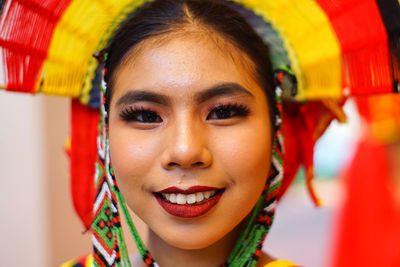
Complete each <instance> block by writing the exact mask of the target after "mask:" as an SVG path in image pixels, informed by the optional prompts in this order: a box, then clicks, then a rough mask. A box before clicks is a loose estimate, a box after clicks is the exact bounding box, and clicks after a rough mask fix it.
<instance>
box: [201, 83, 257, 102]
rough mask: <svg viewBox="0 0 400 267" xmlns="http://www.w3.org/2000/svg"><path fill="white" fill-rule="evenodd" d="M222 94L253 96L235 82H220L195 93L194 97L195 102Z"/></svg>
mask: <svg viewBox="0 0 400 267" xmlns="http://www.w3.org/2000/svg"><path fill="white" fill-rule="evenodd" d="M223 95H245V96H250V97H254V95H253V94H252V93H250V91H248V90H247V89H245V88H244V87H243V86H241V85H240V84H237V83H221V84H218V85H216V86H213V87H211V88H209V89H206V90H204V91H201V92H198V93H196V95H195V97H194V99H195V100H196V102H197V103H199V104H200V103H203V102H205V101H207V100H209V99H211V98H214V97H217V96H223Z"/></svg>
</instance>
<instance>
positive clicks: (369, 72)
mask: <svg viewBox="0 0 400 267" xmlns="http://www.w3.org/2000/svg"><path fill="white" fill-rule="evenodd" d="M147 2H149V1H145V0H122V1H104V0H103V1H93V0H92V1H90V0H74V1H72V0H61V1H60V0H57V1H56V0H45V1H39V0H14V1H6V2H5V3H4V5H3V6H1V18H0V49H1V50H0V51H1V54H0V55H1V58H2V60H3V64H4V75H3V77H0V84H4V88H5V89H6V90H10V91H19V92H27V93H38V92H42V93H45V94H52V95H64V96H69V97H73V98H75V99H78V100H74V101H73V104H72V105H73V112H72V122H73V123H72V140H71V181H72V191H73V197H74V204H75V207H76V209H77V212H78V214H79V215H80V217H81V219H82V220H83V222H84V224H85V225H86V226H89V225H90V224H92V226H93V228H96V227H97V230H96V229H95V234H94V238H93V240H94V241H93V242H94V246H95V247H96V244H98V246H97V251H98V253H96V254H95V255H97V258H96V256H95V262H97V263H103V264H104V265H106V266H108V265H110V266H111V265H112V266H113V265H115V264H117V265H118V264H120V263H121V255H122V260H127V255H125V254H126V252H124V248H123V241H122V239H123V237H122V232H121V231H120V227H119V226H120V222H119V215H118V209H117V203H118V199H119V198H120V197H119V196H120V195H119V191H118V188H117V187H116V186H114V185H116V184H115V178H114V176H113V171H112V168H109V167H110V164H109V161H108V160H109V158H107V155H108V152H107V147H108V146H107V137H106V136H107V135H106V133H105V132H103V131H100V135H99V137H98V138H97V141H96V138H95V137H96V136H97V122H98V121H99V118H100V117H99V112H98V111H96V110H95V109H100V111H101V112H100V113H101V114H102V115H104V113H102V112H104V109H103V108H102V106H101V105H100V103H101V101H100V98H99V95H100V94H99V91H100V84H101V83H100V81H101V77H102V69H103V66H102V65H101V60H100V61H98V60H97V59H96V58H94V57H93V56H92V55H93V54H94V53H96V52H99V51H101V50H102V49H104V48H105V47H106V46H107V44H108V41H109V39H110V38H111V36H112V35H113V33H114V31H115V30H116V29H117V28H118V25H119V23H120V22H121V21H123V20H124V19H125V18H126V17H127V15H128V14H130V13H132V12H134V11H135V10H136V9H137V8H138V7H140V6H142V5H143V4H144V3H147ZM232 2H234V3H235V4H234V5H233V4H232V5H233V6H234V8H235V9H236V10H238V11H239V12H240V13H242V15H243V16H244V17H246V18H247V20H248V22H249V23H250V24H251V25H252V26H253V27H254V28H255V30H256V31H257V32H258V33H259V34H260V36H262V37H263V39H264V41H265V42H266V44H267V45H268V46H269V48H270V51H271V55H272V58H271V61H272V63H273V65H274V67H275V68H276V69H277V70H278V71H277V72H276V80H277V85H279V86H278V91H279V89H280V88H281V87H282V89H283V92H282V95H283V98H284V100H286V101H284V102H283V114H282V117H283V121H284V122H285V123H284V124H283V128H282V132H283V136H284V139H285V146H284V150H285V153H286V154H285V157H284V159H285V161H284V163H283V169H284V170H285V172H283V170H282V168H279V166H281V165H282V161H279V160H278V161H279V162H278V163H279V164H276V166H275V167H276V169H275V171H276V173H275V175H272V176H271V177H274V178H276V177H277V176H280V175H282V173H284V177H283V180H282V183H281V182H278V183H277V182H276V181H273V182H274V183H276V188H274V187H273V186H272V187H271V186H270V184H269V187H268V188H266V189H265V192H268V191H271V190H273V189H277V187H279V185H280V184H282V185H281V190H280V192H279V196H281V195H282V194H283V192H284V191H285V190H286V188H287V187H288V186H289V184H290V183H291V181H292V180H293V177H294V175H295V174H296V172H297V169H298V168H299V166H300V165H302V164H304V165H306V173H307V182H308V188H309V189H310V192H311V195H312V197H313V199H314V201H315V202H316V203H319V200H318V199H317V197H316V196H315V194H314V193H313V190H312V186H311V178H312V177H313V171H312V162H313V153H312V152H313V147H314V144H315V142H316V140H317V139H318V138H319V136H320V135H322V133H323V131H324V130H325V129H326V128H327V126H328V125H329V123H330V121H331V120H332V119H333V118H337V119H339V120H344V119H345V116H344V114H343V112H342V111H341V108H340V106H341V104H342V103H343V99H344V98H345V97H348V96H352V95H367V94H371V93H389V92H398V91H399V87H400V85H399V80H400V48H399V47H400V4H399V2H398V0H385V1H384V0H377V1H374V0H351V1H350V0H342V1H339V0H337V1H330V0H275V1H257V0H247V1H245V0H235V1H232ZM89 107H90V108H89ZM93 109H94V110H93ZM103 117H104V116H103ZM100 126H101V127H99V128H100V129H105V127H103V126H102V125H100ZM294 129H295V131H294ZM279 133H280V132H279V131H278V134H279ZM294 133H296V134H294ZM88 140H90V142H88ZM276 140H278V141H279V140H280V139H279V138H276ZM96 144H97V146H98V147H99V160H98V161H97V164H96V169H94V168H93V162H94V161H95V160H96V158H97V155H96ZM275 145H276V146H275V152H276V153H278V154H280V151H281V150H282V149H281V146H280V145H279V143H278V142H277V141H276V143H275ZM279 158H280V155H277V157H275V159H279ZM275 163H276V162H275ZM273 170H274V168H273ZM95 172H96V175H95V177H96V179H95V180H94V179H93V175H94V173H95ZM274 178H271V179H274ZM269 182H271V183H272V180H269ZM94 188H96V190H94ZM277 192H278V190H276V191H274V192H273V194H267V195H265V197H266V199H267V200H266V199H264V200H263V201H264V203H261V204H260V203H258V204H257V206H256V207H255V210H257V209H260V210H262V209H261V208H260V207H262V206H263V204H265V203H267V202H268V201H271V199H268V198H269V197H272V198H273V202H271V203H269V204H272V205H267V207H268V208H267V209H266V210H264V211H265V212H266V214H265V216H264V217H257V218H255V217H254V218H253V219H254V221H257V223H258V222H263V221H264V222H267V223H266V224H265V227H264V228H265V229H262V231H261V232H259V233H255V234H254V235H258V236H257V240H258V241H260V242H259V243H257V242H256V243H254V242H253V244H256V247H254V248H252V249H251V250H248V251H251V253H250V255H246V257H249V256H250V257H256V256H257V253H258V252H259V249H261V245H262V241H263V238H264V237H265V233H266V231H267V230H268V228H269V225H270V223H271V220H272V218H273V211H274V205H275V200H276V198H277V197H279V196H277V195H275V194H277ZM270 193H271V192H270ZM104 196H105V197H104ZM94 199H95V204H94V212H93V201H94ZM119 203H120V204H121V206H122V208H123V207H124V204H123V199H122V198H120V199H119ZM99 207H101V208H100V209H99ZM268 212H270V213H269V214H268ZM93 213H94V214H93ZM254 214H257V215H259V214H260V213H258V212H257V213H254ZM261 214H262V212H261ZM255 216H256V215H255ZM259 219H260V220H261V221H259ZM253 225H254V224H253ZM260 225H261V224H260ZM254 229H256V228H254ZM247 230H248V231H253V230H252V229H247V228H246V230H245V231H247ZM254 231H257V229H256V230H254ZM96 234H97V235H98V236H97V239H96ZM133 235H134V236H135V231H134V230H133ZM250 235H251V234H250ZM247 236H248V235H247ZM247 236H246V235H245V238H247ZM120 241H122V243H121V242H120ZM96 242H97V243H96ZM139 243H140V242H139ZM121 244H122V247H121ZM138 245H139V251H141V253H142V255H144V256H146V255H148V257H147V259H146V263H148V264H149V265H151V264H152V263H153V261H152V259H151V257H150V255H149V254H147V252H146V250H145V247H144V246H142V245H141V244H138ZM237 249H238V251H234V252H235V253H234V254H235V255H242V256H245V255H243V254H241V253H242V252H241V251H239V250H240V248H237ZM235 250H236V248H235ZM121 252H122V254H121ZM246 253H247V252H246ZM246 253H245V254H246ZM101 257H102V258H101ZM228 262H229V259H228ZM245 262H247V263H252V262H253V261H251V260H249V259H248V258H246V259H245ZM126 264H128V262H126ZM238 264H239V263H238ZM243 264H244V263H243ZM243 264H242V263H240V264H239V266H242V265H243Z"/></svg>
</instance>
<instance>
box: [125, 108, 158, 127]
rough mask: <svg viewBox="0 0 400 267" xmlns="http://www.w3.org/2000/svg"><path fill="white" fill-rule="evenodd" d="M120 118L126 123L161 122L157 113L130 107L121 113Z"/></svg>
mask: <svg viewBox="0 0 400 267" xmlns="http://www.w3.org/2000/svg"><path fill="white" fill-rule="evenodd" d="M120 117H121V119H122V120H124V121H127V122H141V123H160V122H162V121H163V120H162V119H161V117H160V115H158V113H157V112H155V111H153V110H149V109H134V108H133V107H130V108H128V109H126V110H124V111H122V112H121V114H120Z"/></svg>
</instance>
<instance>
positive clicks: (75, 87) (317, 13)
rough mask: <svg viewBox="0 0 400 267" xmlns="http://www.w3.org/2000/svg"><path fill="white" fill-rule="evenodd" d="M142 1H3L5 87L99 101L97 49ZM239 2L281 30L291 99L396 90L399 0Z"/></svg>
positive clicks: (1, 37) (0, 31)
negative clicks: (292, 80)
mask: <svg viewBox="0 0 400 267" xmlns="http://www.w3.org/2000/svg"><path fill="white" fill-rule="evenodd" d="M145 2H148V0H147V1H146V0H123V1H110V0H107V1H91V0H62V1H59V0H46V1H39V0H8V1H6V3H5V4H4V7H3V9H2V14H1V20H0V25H1V27H0V47H1V54H2V60H3V63H4V66H5V75H4V77H2V78H0V83H3V87H5V89H6V90H11V91H20V92H29V93H37V92H43V93H46V94H54V95H66V96H72V97H78V98H79V99H80V100H81V102H82V103H84V104H89V103H91V104H92V105H96V104H97V105H98V104H99V102H93V101H92V102H91V101H90V99H91V97H92V96H93V95H94V94H93V92H92V93H91V89H92V88H93V82H94V80H96V79H95V78H96V70H97V69H98V64H97V62H96V61H95V60H94V59H93V58H92V54H94V53H95V52H96V51H100V50H101V49H102V48H104V47H105V46H106V44H107V41H108V39H109V38H110V36H111V35H112V33H113V31H114V30H115V28H116V27H117V25H118V23H119V22H120V21H121V20H123V19H124V18H125V17H126V15H127V14H128V13H130V12H132V11H134V10H135V9H136V8H137V7H139V6H141V5H142V4H143V3H145ZM234 2H236V3H237V4H239V5H242V6H244V7H246V8H247V9H249V10H250V11H251V12H254V13H255V14H257V15H259V16H260V17H262V18H263V19H264V21H266V22H268V23H269V24H270V25H271V27H272V29H273V31H275V32H277V33H278V35H279V39H280V40H281V43H280V44H278V46H281V49H282V48H283V49H284V50H285V51H286V54H287V57H288V59H289V61H290V67H291V69H292V70H293V72H294V73H295V76H296V77H297V81H298V90H297V94H296V95H295V96H294V99H296V100H298V101H303V100H307V99H321V98H340V97H342V96H349V95H365V94H370V93H384V92H387V93H388V92H392V91H398V89H399V77H400V63H399V62H400V52H399V51H400V49H399V48H400V21H399V20H400V19H399V18H400V4H399V2H398V0H377V1H374V0H341V1H334V2H332V1H330V0H276V1H258V0H235V1H234ZM30 25H31V27H30ZM282 46H283V47H282ZM271 50H274V48H273V47H272V48H271ZM275 50H276V49H275ZM277 50H279V48H278V49H277ZM286 63H288V62H287V61H286ZM284 95H285V94H284ZM94 103H96V104H94Z"/></svg>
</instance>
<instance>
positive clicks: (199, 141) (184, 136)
mask: <svg viewBox="0 0 400 267" xmlns="http://www.w3.org/2000/svg"><path fill="white" fill-rule="evenodd" d="M169 136H170V138H168V140H166V142H167V146H166V149H165V150H164V152H163V154H162V157H161V160H162V165H163V168H165V169H173V168H181V169H190V168H207V167H209V166H210V165H211V163H212V155H211V153H210V151H209V149H208V147H207V142H206V141H205V140H206V136H205V133H204V130H202V129H201V127H198V125H196V122H194V121H193V120H192V119H190V118H187V119H181V120H180V121H179V122H177V123H176V124H175V125H173V126H172V127H171V132H170V134H169Z"/></svg>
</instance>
